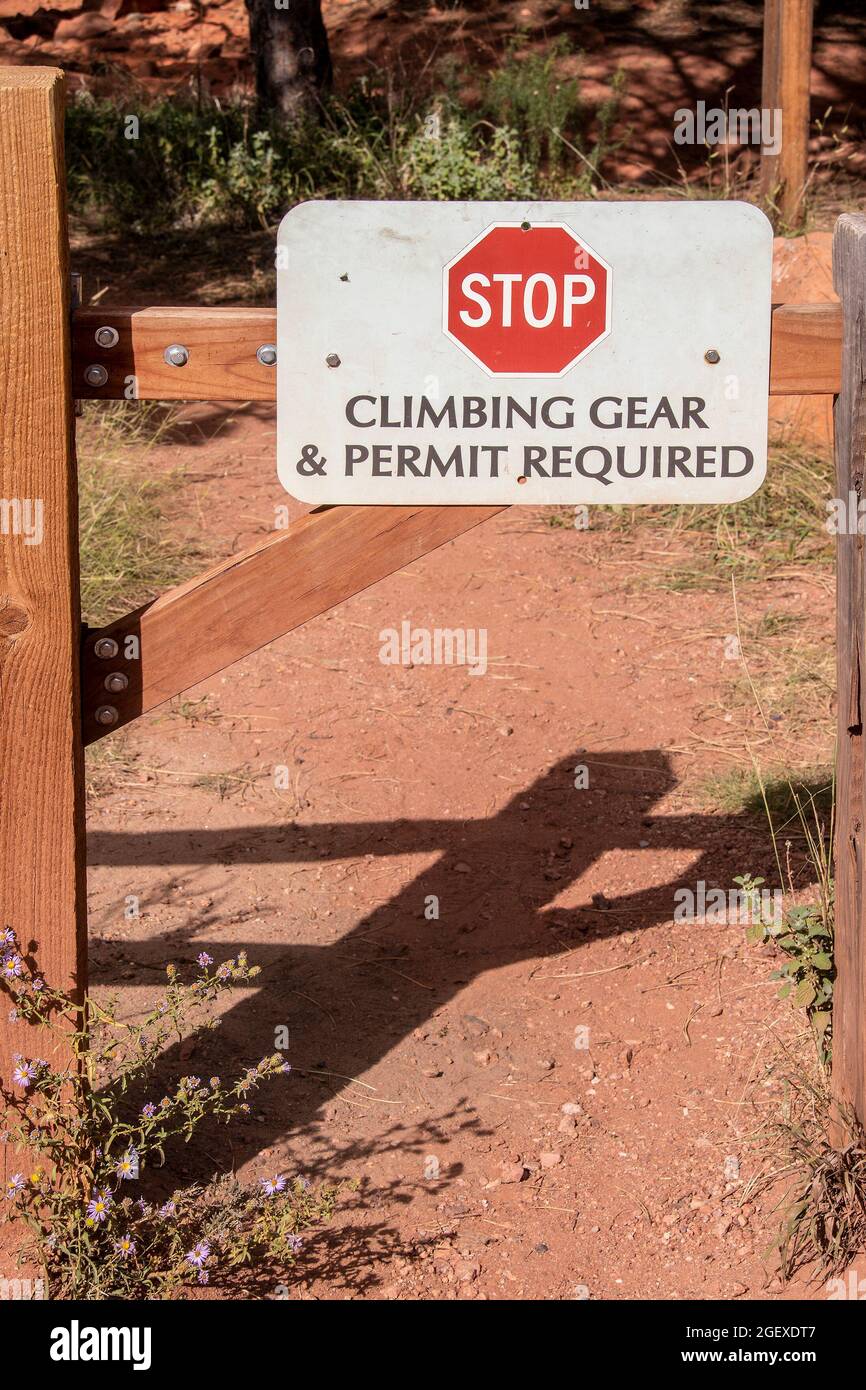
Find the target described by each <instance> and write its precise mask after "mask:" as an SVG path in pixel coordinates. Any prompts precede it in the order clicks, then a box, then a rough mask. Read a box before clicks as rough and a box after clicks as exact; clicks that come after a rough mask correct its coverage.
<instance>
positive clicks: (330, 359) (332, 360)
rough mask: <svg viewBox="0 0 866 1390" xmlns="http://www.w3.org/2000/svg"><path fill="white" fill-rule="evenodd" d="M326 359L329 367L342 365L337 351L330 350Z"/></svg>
mask: <svg viewBox="0 0 866 1390" xmlns="http://www.w3.org/2000/svg"><path fill="white" fill-rule="evenodd" d="M325 361H326V362H327V364H328V366H329V367H339V365H340V359H339V357H338V356H337V354H336V353H335V352H329V353H328V355H327V357H326V358H325Z"/></svg>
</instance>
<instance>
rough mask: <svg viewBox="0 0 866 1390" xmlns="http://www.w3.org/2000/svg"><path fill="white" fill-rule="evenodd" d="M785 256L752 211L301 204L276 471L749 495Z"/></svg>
mask: <svg viewBox="0 0 866 1390" xmlns="http://www.w3.org/2000/svg"><path fill="white" fill-rule="evenodd" d="M772 248H773V240H772V230H771V227H770V223H769V222H768V220H767V218H766V217H765V216H764V215H763V213H761V212H759V211H758V210H757V209H756V208H754V207H751V206H750V205H749V204H747V203H735V202H702V203H693V202H664V203H645V202H634V203H604V202H588V203H531V204H525V203H521V204H517V203H379V202H377V203H363V202H331V203H326V202H321V203H303V204H301V205H300V206H299V207H296V208H294V209H293V210H292V211H291V212H290V213H288V214H287V216H286V217H284V219H283V221H282V224H281V226H280V231H279V239H278V244H277V334H278V342H277V347H278V361H277V426H278V429H277V433H278V467H279V476H280V480H281V482H282V484H283V486H284V487H285V488H286V490H287V491H288V492H290V493H291V494H292V495H293V496H295V497H297V498H300V499H301V500H302V501H304V502H312V503H346V502H359V503H377V504H401V505H402V504H407V505H409V504H411V505H418V504H441V503H455V504H457V503H460V504H463V505H487V504H495V503H500V502H501V503H514V502H522V503H531V504H533V505H536V506H537V505H540V504H546V503H574V504H585V503H613V502H635V503H636V502H667V503H670V502H681V503H696V502H736V501H739V500H740V499H741V498H744V497H748V496H749V495H750V494H751V493H753V492H755V491H756V490H757V489H758V488H759V487H760V485H761V483H762V481H763V479H764V474H765V471H766V454H767V404H768V386H769V361H770V278H771V263H772Z"/></svg>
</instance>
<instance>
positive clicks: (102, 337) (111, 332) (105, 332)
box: [93, 324, 120, 348]
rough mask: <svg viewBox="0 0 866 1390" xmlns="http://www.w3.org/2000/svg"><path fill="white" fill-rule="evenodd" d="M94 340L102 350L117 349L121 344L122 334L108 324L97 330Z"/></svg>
mask: <svg viewBox="0 0 866 1390" xmlns="http://www.w3.org/2000/svg"><path fill="white" fill-rule="evenodd" d="M93 336H94V338H95V339H96V341H97V343H98V344H99V346H100V347H101V348H113V347H117V344H118V343H119V342H120V334H119V333H118V331H117V329H116V328H111V327H110V326H109V325H108V324H106V325H105V326H104V327H103V328H97V330H96V332H95V333H94V335H93Z"/></svg>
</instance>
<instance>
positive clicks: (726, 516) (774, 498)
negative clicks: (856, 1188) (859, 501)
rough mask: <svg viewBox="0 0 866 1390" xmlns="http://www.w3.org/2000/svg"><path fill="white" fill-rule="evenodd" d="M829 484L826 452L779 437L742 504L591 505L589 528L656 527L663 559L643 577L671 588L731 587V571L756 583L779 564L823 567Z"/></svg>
mask: <svg viewBox="0 0 866 1390" xmlns="http://www.w3.org/2000/svg"><path fill="white" fill-rule="evenodd" d="M834 487H835V484H834V471H833V461H832V459H831V458H830V456H829V454H824V453H820V452H818V451H816V450H815V449H814V448H811V447H809V446H807V445H804V444H800V443H797V442H796V441H792V440H789V439H781V438H780V439H777V440H776V441H774V442H773V443H772V444H771V446H770V451H769V459H768V463H767V477H766V480H765V482H764V484H763V486H762V487H761V488H760V489H759V491H758V492H756V493H753V495H752V496H751V497H747V498H746V499H745V500H744V501H742V502H736V503H726V504H724V505H722V506H696V507H674V506H671V507H593V509H592V511H591V513H590V515H591V519H592V529H593V531H600V530H613V531H619V532H623V533H626V534H628V533H630V532H637V531H638V530H639V529H642V530H645V529H646V528H655V529H657V530H663V531H664V533H665V538H666V540H667V541H668V543H669V558H667V559H666V561H665V563H664V564H655V565H653V566H651V567H650V568H649V569H648V571H647V577H646V580H645V582H648V583H650V584H652V586H653V587H657V588H665V589H671V590H677V591H682V590H701V589H702V590H712V589H719V588H722V587H726V586H729V585H730V583H731V576H732V575H733V576H734V577H735V578H736V579H737V580H738V581H755V580H763V579H766V578H767V577H768V576H769V575H771V574H773V573H776V572H778V571H780V570H782V569H785V570H791V569H801V568H802V569H805V568H808V569H810V570H813V569H814V568H815V567H816V566H817V567H822V568H823V567H828V568H829V566H830V565H832V563H833V555H834V546H833V536H832V534H831V533H830V531H829V530H828V529H827V526H826V523H827V519H828V513H827V504H828V500H829V499H830V498H831V497H832V496H833V493H834ZM560 524H561V523H560ZM678 541H680V542H682V545H681V547H680V548H679V549H677V542H678Z"/></svg>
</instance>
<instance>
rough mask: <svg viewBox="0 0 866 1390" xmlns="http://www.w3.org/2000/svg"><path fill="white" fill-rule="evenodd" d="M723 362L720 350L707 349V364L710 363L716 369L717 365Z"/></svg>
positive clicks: (705, 355) (705, 354) (705, 359)
mask: <svg viewBox="0 0 866 1390" xmlns="http://www.w3.org/2000/svg"><path fill="white" fill-rule="evenodd" d="M721 360H722V355H721V353H720V352H719V350H718V348H707V350H706V352H705V353H704V361H705V362H709V364H710V366H711V367H714V366H715V365H716V363H717V362H721Z"/></svg>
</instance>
